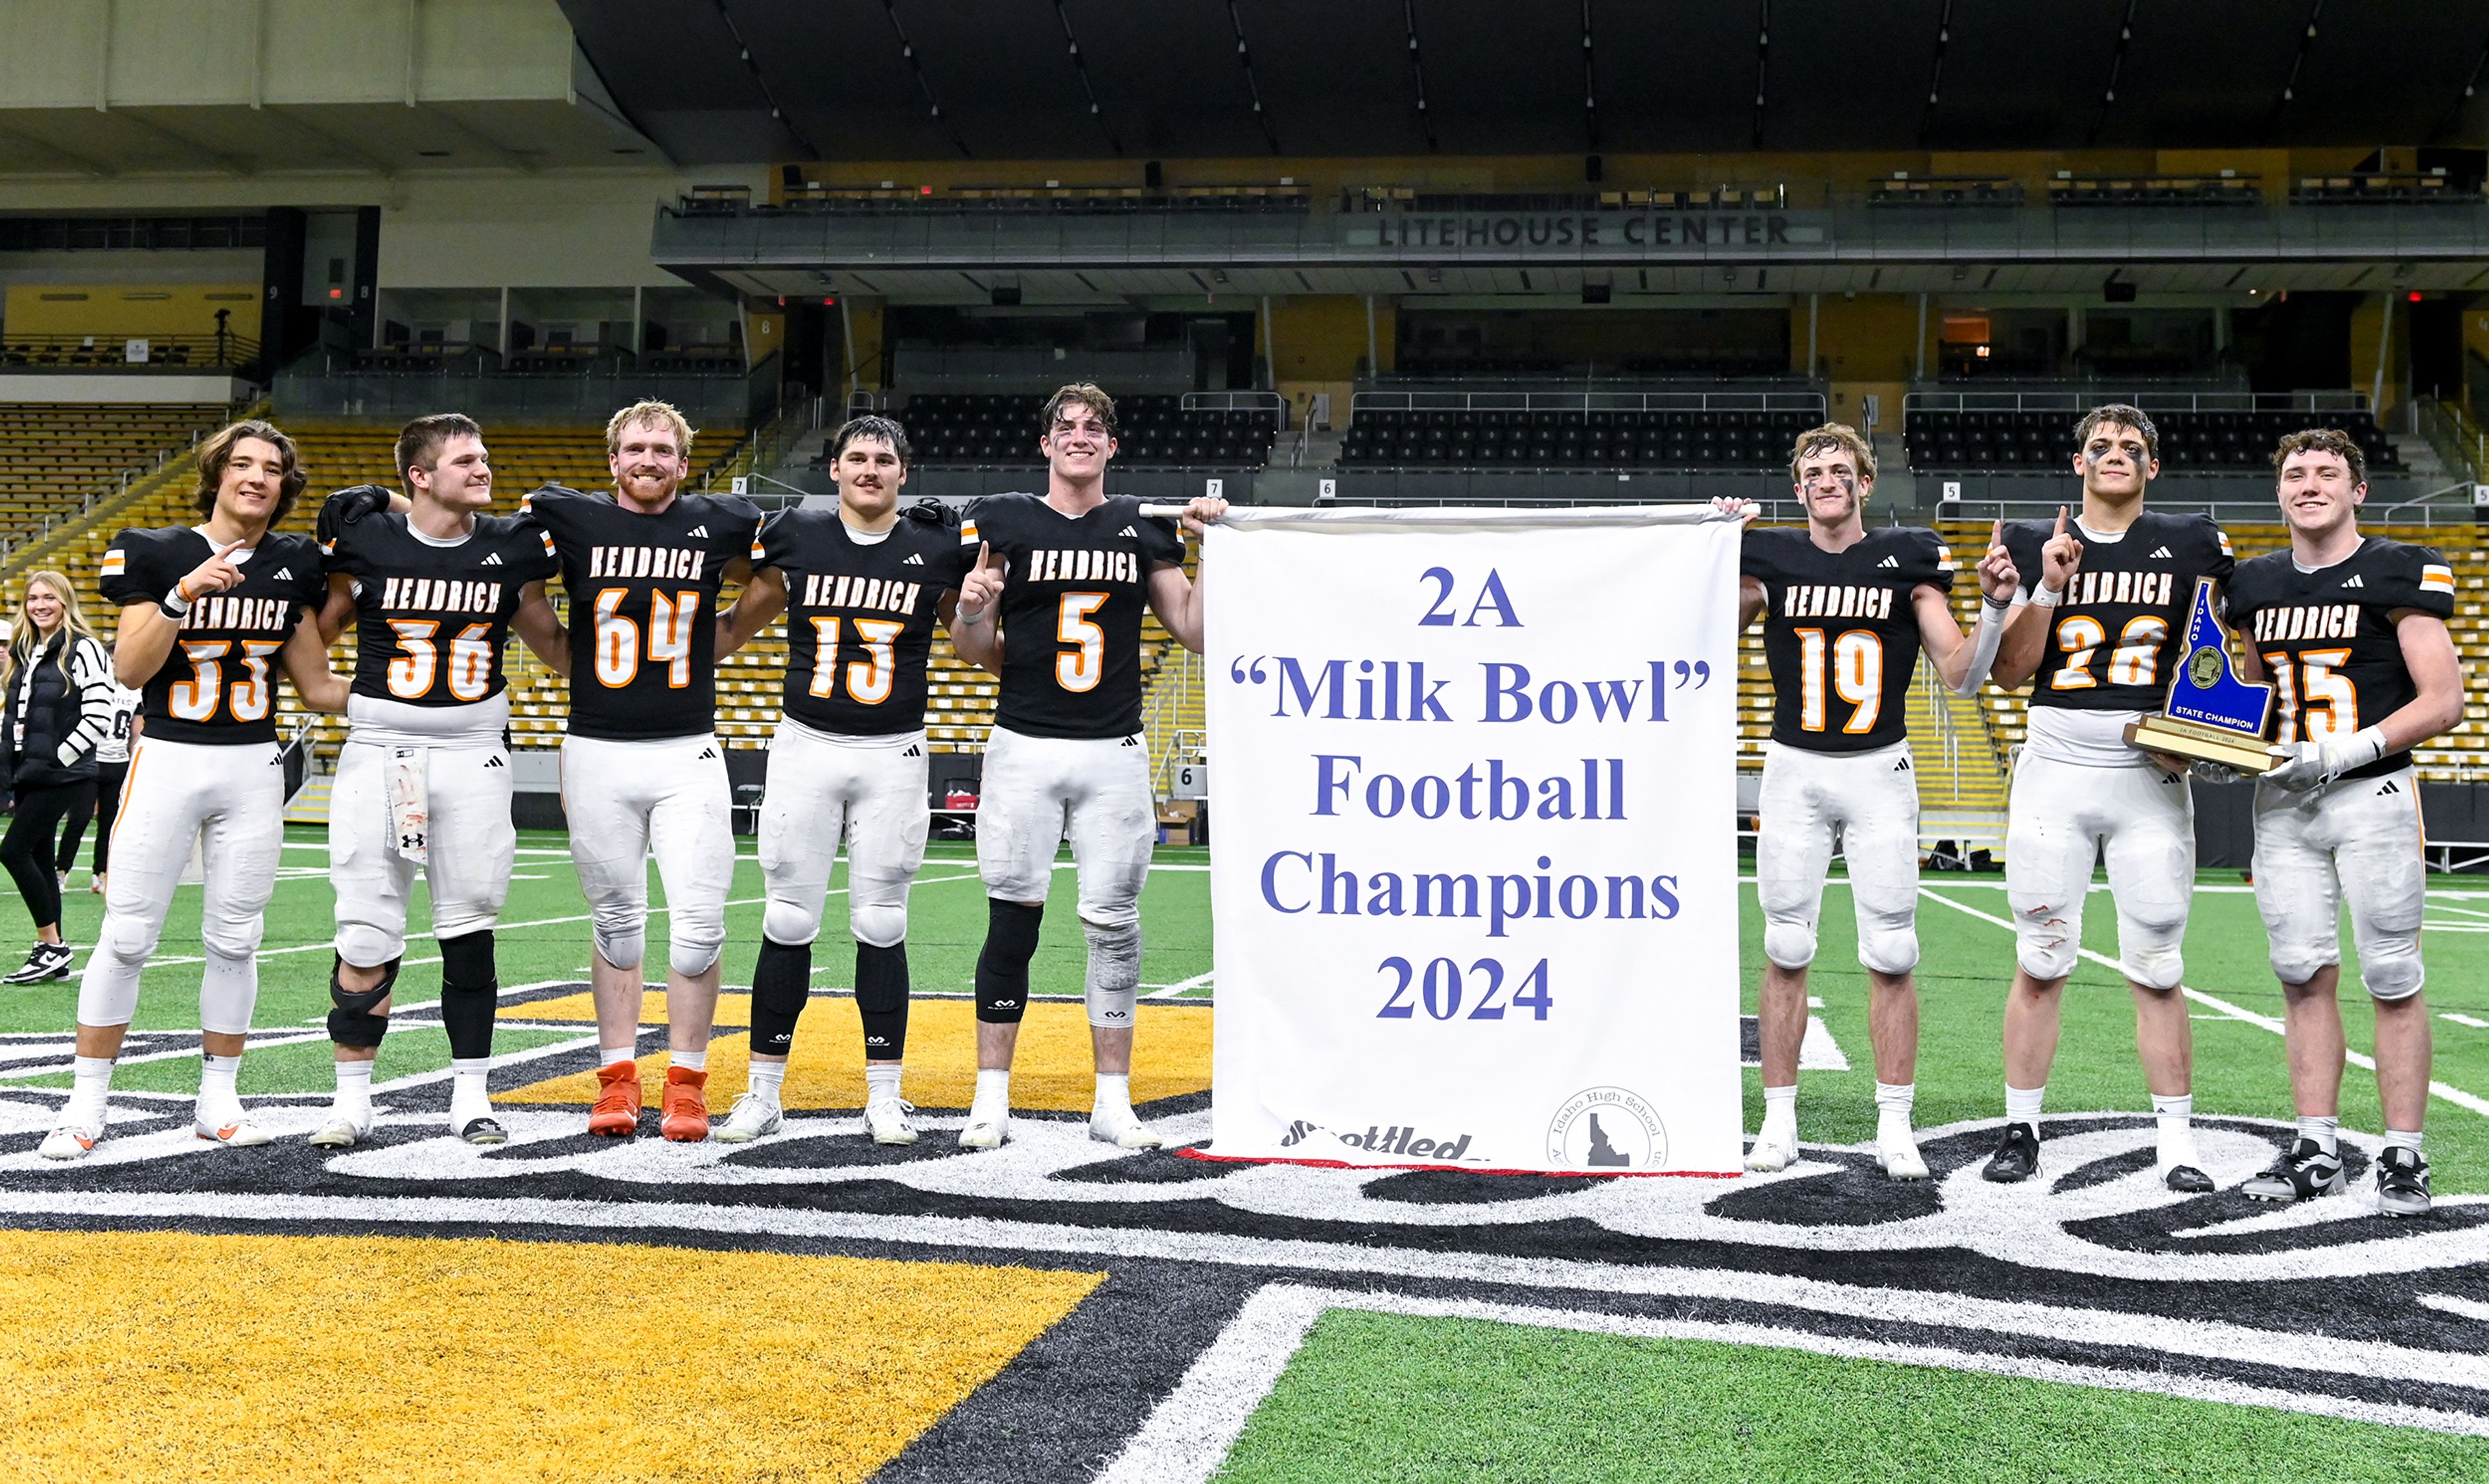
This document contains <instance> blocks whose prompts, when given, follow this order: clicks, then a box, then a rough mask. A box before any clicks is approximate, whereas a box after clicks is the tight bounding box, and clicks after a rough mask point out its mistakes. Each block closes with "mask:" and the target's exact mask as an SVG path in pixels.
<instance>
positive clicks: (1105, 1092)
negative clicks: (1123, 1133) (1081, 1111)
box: [1089, 1071, 1132, 1117]
mask: <svg viewBox="0 0 2489 1484" xmlns="http://www.w3.org/2000/svg"><path fill="white" fill-rule="evenodd" d="M1089 1106H1090V1116H1092V1117H1099V1116H1102V1115H1104V1114H1108V1113H1122V1114H1126V1115H1130V1113H1131V1111H1132V1074H1131V1073H1130V1072H1128V1071H1126V1072H1114V1071H1101V1072H1100V1073H1098V1096H1097V1099H1095V1100H1094V1101H1092V1102H1091V1103H1090V1105H1089Z"/></svg>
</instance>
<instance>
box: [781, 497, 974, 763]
mask: <svg viewBox="0 0 2489 1484" xmlns="http://www.w3.org/2000/svg"><path fill="white" fill-rule="evenodd" d="M976 559H977V554H976V551H975V549H973V548H970V549H968V550H967V551H965V552H962V551H961V549H960V547H959V540H958V532H957V531H955V530H953V529H952V528H950V527H948V526H937V525H931V524H929V523H927V522H924V521H916V520H906V519H902V520H901V521H900V522H899V524H898V525H896V526H893V527H892V528H890V530H889V532H888V533H887V534H886V535H885V536H884V537H883V538H882V539H881V540H878V541H873V542H864V541H859V540H857V539H856V537H855V534H854V533H853V532H852V531H850V530H848V529H847V524H846V522H844V521H843V520H841V519H840V518H839V512H838V511H836V510H801V509H794V510H782V511H780V512H778V513H777V514H776V515H773V516H771V517H770V518H769V519H768V521H767V522H766V523H765V524H763V525H762V526H761V528H760V541H759V544H758V546H757V547H756V548H755V549H754V550H753V554H752V565H753V566H754V567H755V568H759V567H776V568H777V569H778V570H779V572H780V573H781V574H783V575H784V576H785V578H786V581H787V699H786V701H785V708H786V712H787V715H788V716H791V717H793V718H794V719H795V720H797V721H799V722H802V723H803V724H804V725H805V726H807V727H815V728H820V729H821V730H823V731H829V732H837V733H840V734H842V735H846V736H886V735H888V734H890V733H892V732H901V731H914V730H916V729H917V728H920V727H922V726H924V725H925V667H926V660H927V658H928V657H929V656H930V654H931V652H932V648H933V623H934V619H935V617H936V610H937V609H938V607H939V605H940V603H941V601H942V594H943V593H945V592H948V591H950V590H952V589H954V588H957V587H958V585H959V580H960V579H961V578H962V577H963V576H965V575H966V574H967V570H968V568H970V567H971V566H974V565H975V564H976Z"/></svg>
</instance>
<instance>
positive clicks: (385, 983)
mask: <svg viewBox="0 0 2489 1484" xmlns="http://www.w3.org/2000/svg"><path fill="white" fill-rule="evenodd" d="M344 961H345V960H343V959H342V958H341V959H338V960H336V961H335V962H334V963H332V964H331V965H330V967H329V1001H330V1003H331V1005H332V1006H333V1008H332V1009H331V1010H330V1011H329V1040H330V1041H333V1042H336V1043H337V1044H339V1045H341V1046H357V1047H362V1048H366V1049H368V1048H370V1047H372V1046H377V1045H379V1044H380V1043H381V1038H382V1037H384V1036H386V1035H387V1034H388V1016H386V1015H376V1014H373V1013H372V1007H373V1006H375V1005H378V1004H379V1003H380V1002H381V1001H383V1000H386V999H387V998H388V997H389V993H390V991H391V990H393V989H395V988H396V987H397V969H398V963H399V960H398V959H395V958H392V959H390V960H389V961H388V962H386V963H385V964H383V965H381V982H380V983H379V984H377V985H373V986H372V987H371V988H369V989H349V988H347V987H346V986H345V985H344V984H343V983H342V975H341V970H342V966H343V964H344ZM358 967H360V965H358Z"/></svg>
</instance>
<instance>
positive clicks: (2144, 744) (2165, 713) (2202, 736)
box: [2126, 577, 2280, 773]
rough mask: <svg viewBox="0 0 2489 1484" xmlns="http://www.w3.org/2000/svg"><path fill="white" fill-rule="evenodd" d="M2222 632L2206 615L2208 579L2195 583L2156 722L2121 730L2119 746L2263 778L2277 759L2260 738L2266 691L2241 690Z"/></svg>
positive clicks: (2267, 712)
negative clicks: (2184, 636)
mask: <svg viewBox="0 0 2489 1484" xmlns="http://www.w3.org/2000/svg"><path fill="white" fill-rule="evenodd" d="M2229 640H2230V636H2229V631H2228V630H2226V629H2224V628H2222V627H2221V620H2220V617H2219V615H2217V614H2215V613H2214V612H2213V580H2212V579H2211V578H2209V577H2206V578H2198V579H2196V581H2195V601H2194V603H2193V604H2192V605H2191V606H2190V607H2189V610H2188V614H2187V643H2186V647H2185V648H2184V649H2183V650H2182V651H2181V652H2182V653H2183V655H2184V656H2185V658H2183V659H2181V660H2180V661H2179V663H2178V673H2177V674H2175V675H2172V676H2171V677H2170V679H2169V694H2168V698H2167V700H2166V702H2165V703H2164V704H2163V705H2162V707H2161V709H2160V714H2159V715H2157V716H2147V717H2145V718H2144V719H2143V720H2141V721H2139V722H2135V723H2132V724H2131V725H2129V726H2128V727H2127V728H2126V740H2128V741H2129V742H2131V743H2133V744H2134V745H2135V746H2137V747H2140V748H2145V749H2147V750H2149V751H2152V752H2156V753H2168V754H2171V755H2173V756H2179V757H2185V758H2189V759H2190V760H2196V761H2202V762H2217V763H2219V764H2221V765H2222V766H2223V767H2229V768H2236V769H2238V770H2239V771H2240V772H2242V773H2263V772H2266V771H2268V770H2270V769H2271V768H2272V767H2274V764H2275V763H2276V762H2278V761H2279V760H2280V759H2279V758H2278V757H2277V756H2274V750H2273V747H2272V745H2271V744H2270V743H2268V742H2266V741H2265V739H2264V728H2265V723H2266V722H2267V721H2268V720H2269V719H2270V718H2271V717H2272V715H2273V687H2272V686H2269V685H2249V684H2247V683H2246V681H2244V680H2242V679H2240V678H2239V677H2238V674H2237V672H2236V671H2233V670H2231V669H2230V647H2229Z"/></svg>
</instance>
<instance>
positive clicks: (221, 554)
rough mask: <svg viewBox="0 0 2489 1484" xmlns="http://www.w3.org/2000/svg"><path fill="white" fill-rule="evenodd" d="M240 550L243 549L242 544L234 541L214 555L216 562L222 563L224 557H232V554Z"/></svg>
mask: <svg viewBox="0 0 2489 1484" xmlns="http://www.w3.org/2000/svg"><path fill="white" fill-rule="evenodd" d="M242 548H243V542H241V541H236V542H235V543H234V544H233V545H231V546H228V547H226V548H225V549H224V550H223V551H221V552H218V553H216V560H218V561H222V560H224V559H225V558H226V557H230V556H232V555H233V554H234V553H236V552H238V551H240V550H242Z"/></svg>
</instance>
